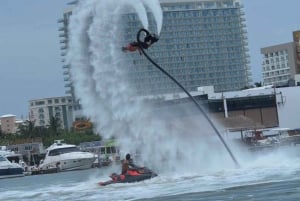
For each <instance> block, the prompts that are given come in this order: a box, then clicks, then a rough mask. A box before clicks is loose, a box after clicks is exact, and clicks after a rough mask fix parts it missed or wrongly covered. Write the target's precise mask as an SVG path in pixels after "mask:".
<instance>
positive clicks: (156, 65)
mask: <svg viewBox="0 0 300 201" xmlns="http://www.w3.org/2000/svg"><path fill="white" fill-rule="evenodd" d="M142 32H144V33H145V34H146V36H149V35H150V33H149V31H148V30H146V29H140V30H139V31H138V33H137V42H138V44H139V48H140V49H141V52H142V53H143V54H144V55H145V57H146V58H147V59H148V60H149V61H150V62H151V63H152V64H153V65H154V66H155V67H156V68H158V69H159V70H160V71H161V72H162V73H164V74H165V75H166V76H168V77H169V78H170V79H171V80H172V81H173V82H175V83H176V84H177V85H178V86H179V87H180V88H181V89H182V90H183V91H184V92H185V93H186V95H187V96H188V97H189V98H190V99H191V100H192V101H193V102H194V103H195V105H196V107H197V108H198V109H199V110H200V112H201V113H202V114H203V115H204V117H205V118H206V119H207V121H208V122H209V124H210V125H211V127H212V128H213V130H214V131H215V133H216V134H217V136H218V137H219V139H220V140H221V142H222V143H223V145H224V146H225V148H226V150H227V152H228V153H229V155H230V156H231V158H232V160H233V161H234V163H235V165H236V166H238V167H239V163H238V162H237V160H236V158H235V157H234V155H233V153H232V152H231V150H230V149H229V147H228V145H227V144H226V142H225V140H224V139H223V137H222V136H221V134H220V132H219V131H218V129H217V128H216V126H215V125H214V123H213V122H212V120H211V119H210V118H209V117H208V115H207V114H206V112H205V111H204V109H203V108H202V107H201V105H200V104H199V103H198V102H197V101H196V100H195V99H194V97H193V96H192V95H191V94H190V93H189V92H188V91H187V90H186V89H185V88H184V87H183V86H182V85H181V84H180V83H179V82H178V81H177V80H176V79H175V78H174V77H173V76H172V75H170V74H169V73H168V72H167V71H166V70H164V69H163V68H161V67H160V66H159V65H158V64H157V63H155V62H154V61H153V60H152V59H151V58H150V57H149V55H148V54H147V53H146V52H145V51H144V49H143V46H142V43H143V42H142V41H141V40H140V35H141V33H142Z"/></svg>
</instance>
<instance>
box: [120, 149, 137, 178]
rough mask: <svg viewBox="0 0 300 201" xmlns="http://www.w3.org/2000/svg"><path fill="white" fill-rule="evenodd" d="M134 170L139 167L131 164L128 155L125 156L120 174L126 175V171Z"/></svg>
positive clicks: (131, 161)
mask: <svg viewBox="0 0 300 201" xmlns="http://www.w3.org/2000/svg"><path fill="white" fill-rule="evenodd" d="M136 169H139V167H138V166H136V165H135V164H133V160H132V159H131V157H130V154H126V157H125V160H123V161H122V174H126V173H127V171H128V170H136Z"/></svg>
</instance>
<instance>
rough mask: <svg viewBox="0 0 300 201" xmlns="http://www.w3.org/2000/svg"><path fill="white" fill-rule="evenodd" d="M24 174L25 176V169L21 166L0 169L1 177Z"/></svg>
mask: <svg viewBox="0 0 300 201" xmlns="http://www.w3.org/2000/svg"><path fill="white" fill-rule="evenodd" d="M23 176H24V169H23V168H21V167H16V168H3V169H2V168H1V169H0V179H4V178H13V177H23Z"/></svg>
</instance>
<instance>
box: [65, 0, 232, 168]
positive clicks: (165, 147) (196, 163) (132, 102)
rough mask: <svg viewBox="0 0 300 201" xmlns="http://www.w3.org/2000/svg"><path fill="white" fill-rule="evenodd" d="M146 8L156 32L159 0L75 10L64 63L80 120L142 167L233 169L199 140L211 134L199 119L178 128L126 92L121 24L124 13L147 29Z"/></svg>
mask: <svg viewBox="0 0 300 201" xmlns="http://www.w3.org/2000/svg"><path fill="white" fill-rule="evenodd" d="M142 7H143V8H142ZM146 8H147V10H149V11H150V12H152V14H153V15H154V19H155V20H157V21H156V24H157V31H158V32H160V30H161V26H162V11H161V8H160V7H159V1H158V0H152V1H146V0H140V1H138V0H135V1H125V0H110V1H104V0H103V1H101V0H84V1H79V4H78V5H77V7H76V8H75V9H74V10H73V12H72V16H71V18H70V27H69V30H70V41H69V50H68V63H69V64H70V65H71V70H72V71H71V73H72V81H73V84H74V87H75V94H76V96H77V97H78V98H79V99H80V102H81V104H82V107H83V113H84V115H85V116H87V117H89V118H90V119H91V120H92V121H93V122H94V124H95V129H96V131H97V132H98V133H100V134H101V135H102V136H103V137H104V138H109V137H112V136H114V137H116V139H117V142H118V143H119V145H120V147H121V150H122V151H124V152H127V151H128V152H132V151H134V150H136V149H140V150H141V151H142V153H141V154H142V158H143V159H144V160H145V161H144V162H145V163H147V164H148V165H151V168H153V167H155V168H156V169H159V170H163V169H167V170H170V169H176V170H179V169H180V168H182V169H183V170H184V171H187V169H188V170H193V171H197V170H199V169H200V167H201V169H203V168H205V166H206V168H208V169H211V166H215V164H216V163H217V164H218V163H220V162H221V163H223V165H224V164H226V161H228V162H227V163H228V164H231V165H233V164H232V163H231V160H230V159H228V155H227V153H226V151H225V150H223V149H222V148H220V147H222V145H221V144H220V142H219V141H218V139H216V138H214V137H212V138H210V139H205V138H206V137H204V136H203V135H205V134H206V133H209V132H211V136H213V135H214V134H212V131H211V129H210V126H209V125H208V124H207V123H205V122H206V121H205V120H204V119H202V120H201V119H200V118H198V117H197V120H196V121H195V122H193V123H191V122H192V120H187V121H186V122H188V123H182V122H181V121H178V122H177V121H176V120H174V119H172V118H161V117H159V116H160V114H159V113H155V112H152V111H153V110H154V108H149V107H147V106H146V105H145V104H143V102H142V101H139V100H136V99H133V98H132V97H134V96H137V94H134V92H133V91H132V90H131V89H130V87H129V86H128V83H127V80H126V76H125V71H126V69H127V67H130V66H131V65H132V64H131V63H128V62H126V60H125V59H124V56H128V55H124V53H123V52H121V51H120V48H121V46H123V45H124V44H122V43H121V42H120V41H121V40H120V37H119V36H120V33H122V28H123V27H122V26H123V25H122V23H121V19H122V17H124V16H122V13H128V12H136V13H137V14H138V16H139V18H140V20H141V23H142V24H143V26H144V27H145V28H147V26H148V19H147V15H146ZM137 31H138V30H137ZM150 32H151V30H150ZM128 42H130V41H128ZM170 116H172V114H171V115H170ZM200 116H201V115H200ZM200 122H201V123H200ZM199 124H200V126H199ZM206 136H207V135H206ZM212 147H219V148H216V149H213V148H212ZM208 152H209V153H208ZM208 154H209V155H210V156H209V157H208ZM212 156H214V157H212Z"/></svg>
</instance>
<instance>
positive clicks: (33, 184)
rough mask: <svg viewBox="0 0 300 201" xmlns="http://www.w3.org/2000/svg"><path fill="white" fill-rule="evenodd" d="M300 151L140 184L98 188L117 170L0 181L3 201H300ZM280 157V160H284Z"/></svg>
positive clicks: (165, 175) (163, 176) (167, 175)
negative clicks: (231, 166) (234, 166)
mask: <svg viewBox="0 0 300 201" xmlns="http://www.w3.org/2000/svg"><path fill="white" fill-rule="evenodd" d="M299 150H300V149H291V150H290V151H288V152H286V154H287V155H280V154H278V153H271V154H268V155H263V156H258V157H256V158H252V159H251V161H248V163H243V164H241V167H239V168H233V169H222V164H219V169H218V170H216V169H214V171H200V170H199V172H184V171H183V172H159V176H157V177H155V178H153V179H150V180H145V181H142V182H138V183H126V184H113V185H108V186H99V185H98V184H97V183H98V182H99V181H106V180H109V177H108V175H109V174H110V173H112V172H116V171H118V170H119V169H120V167H118V166H112V167H107V168H95V169H88V170H82V171H71V172H61V173H55V174H45V175H35V176H26V177H22V178H12V179H2V180H0V200H1V201H20V200H22V201H27V200H28V201H29V200H31V201H44V200H45V201H46V200H47V201H54V200H55V201H61V200H63V201H70V200H72V201H93V200H101V201H116V200H149V201H154V200H167V201H168V200H172V201H173V200H175V201H181V200H186V201H191V200H203V201H204V200H205V201H210V200H211V201H217V200H219V201H221V200H222V201H227V200H242V201H250V200H251V201H252V200H253V201H257V200H270V201H276V200H278V201H279V200H280V201H281V200H283V201H298V200H300V151H299ZM279 155H280V157H279Z"/></svg>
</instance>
